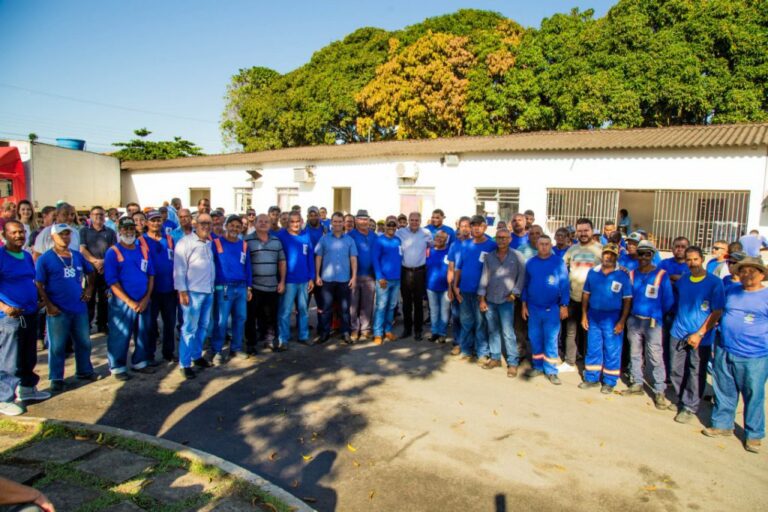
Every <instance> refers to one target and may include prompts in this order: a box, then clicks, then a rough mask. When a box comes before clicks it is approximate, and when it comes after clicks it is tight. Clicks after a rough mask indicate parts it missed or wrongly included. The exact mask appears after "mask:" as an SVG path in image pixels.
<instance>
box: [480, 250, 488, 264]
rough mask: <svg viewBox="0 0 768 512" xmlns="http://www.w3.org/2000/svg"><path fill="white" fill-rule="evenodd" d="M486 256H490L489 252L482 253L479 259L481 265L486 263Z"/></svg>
mask: <svg viewBox="0 0 768 512" xmlns="http://www.w3.org/2000/svg"><path fill="white" fill-rule="evenodd" d="M486 256H488V252H486V251H480V258H478V259H479V260H480V263H485V258H486Z"/></svg>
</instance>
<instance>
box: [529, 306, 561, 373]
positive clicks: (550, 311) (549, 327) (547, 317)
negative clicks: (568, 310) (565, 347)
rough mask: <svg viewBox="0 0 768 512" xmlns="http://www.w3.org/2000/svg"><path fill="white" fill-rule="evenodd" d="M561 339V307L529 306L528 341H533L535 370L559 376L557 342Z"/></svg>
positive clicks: (532, 351) (532, 352)
mask: <svg viewBox="0 0 768 512" xmlns="http://www.w3.org/2000/svg"><path fill="white" fill-rule="evenodd" d="M559 338H560V306H559V305H557V304H553V305H552V306H550V307H548V308H547V307H542V306H534V305H533V304H530V303H529V304H528V339H529V340H531V354H532V355H531V364H532V366H533V369H534V370H539V371H543V372H544V373H545V374H547V375H557V363H558V359H557V341H558V339H559Z"/></svg>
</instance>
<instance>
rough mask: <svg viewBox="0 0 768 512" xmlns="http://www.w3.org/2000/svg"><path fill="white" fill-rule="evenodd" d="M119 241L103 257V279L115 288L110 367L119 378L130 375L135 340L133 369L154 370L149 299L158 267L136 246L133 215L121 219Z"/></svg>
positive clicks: (108, 347) (110, 324) (143, 250)
mask: <svg viewBox="0 0 768 512" xmlns="http://www.w3.org/2000/svg"><path fill="white" fill-rule="evenodd" d="M118 230H119V237H118V240H119V241H118V243H117V244H115V245H113V246H112V247H110V248H109V250H108V251H107V254H106V256H105V257H104V279H105V280H106V281H107V286H109V287H110V290H111V291H112V297H110V299H109V335H108V337H107V356H108V358H109V369H110V371H111V372H112V375H113V376H114V377H115V378H116V379H118V380H128V379H130V378H131V376H130V374H129V373H128V350H129V348H130V343H131V338H132V337H133V339H134V344H135V345H134V346H135V348H134V350H133V356H132V357H131V366H132V367H133V370H134V371H137V372H140V373H151V371H149V368H148V363H147V356H148V355H147V344H148V343H149V327H150V310H149V300H150V297H151V296H152V289H153V286H154V282H155V269H154V266H153V265H152V260H151V259H150V257H149V253H147V252H146V250H145V249H143V248H140V247H139V246H137V245H136V224H135V223H134V221H133V219H131V218H130V217H123V218H122V219H120V221H119V222H118Z"/></svg>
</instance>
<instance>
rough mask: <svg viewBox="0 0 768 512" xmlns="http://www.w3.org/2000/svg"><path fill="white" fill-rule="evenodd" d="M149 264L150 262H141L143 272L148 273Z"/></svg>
mask: <svg viewBox="0 0 768 512" xmlns="http://www.w3.org/2000/svg"><path fill="white" fill-rule="evenodd" d="M148 263H149V260H141V271H142V272H144V273H146V272H147V264H148Z"/></svg>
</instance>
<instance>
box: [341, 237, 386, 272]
mask: <svg viewBox="0 0 768 512" xmlns="http://www.w3.org/2000/svg"><path fill="white" fill-rule="evenodd" d="M347 234H348V235H349V237H350V238H352V240H354V241H355V245H356V246H357V275H358V277H360V276H372V275H373V259H372V255H373V246H374V245H375V244H376V240H377V239H378V238H379V237H377V236H376V233H374V232H373V231H368V234H367V235H364V234H362V233H361V232H359V231H358V230H357V229H353V230H352V231H350V232H349V233H347Z"/></svg>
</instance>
